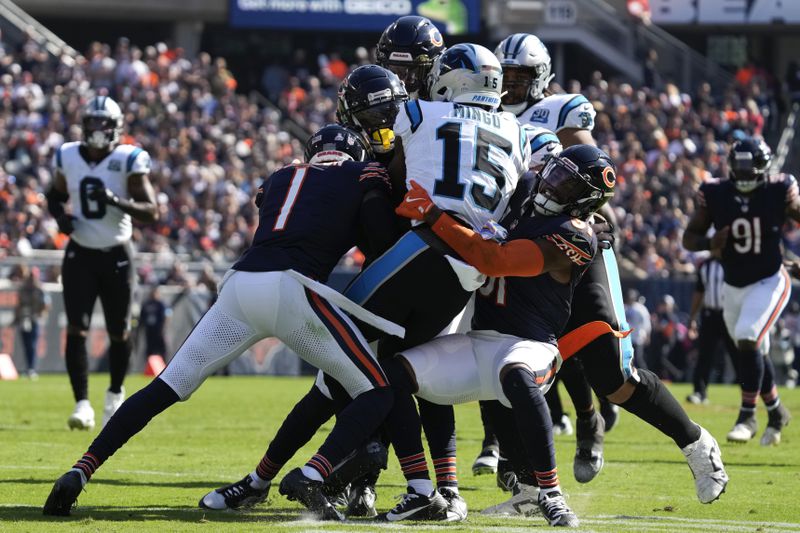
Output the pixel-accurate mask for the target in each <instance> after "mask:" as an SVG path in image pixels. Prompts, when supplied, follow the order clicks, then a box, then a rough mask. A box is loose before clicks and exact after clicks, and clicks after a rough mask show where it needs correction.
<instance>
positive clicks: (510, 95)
mask: <svg viewBox="0 0 800 533" xmlns="http://www.w3.org/2000/svg"><path fill="white" fill-rule="evenodd" d="M552 79H553V75H552V74H550V69H549V65H547V64H544V63H542V64H539V65H536V66H534V67H526V66H517V65H503V111H509V112H511V113H514V114H515V115H519V114H521V113H522V112H523V111H525V110H526V109H527V108H528V106H529V105H530V104H532V103H534V102H537V101H538V100H541V99H542V98H543V97H544V91H545V90H546V89H547V87H548V86H549V85H550V81H551V80H552Z"/></svg>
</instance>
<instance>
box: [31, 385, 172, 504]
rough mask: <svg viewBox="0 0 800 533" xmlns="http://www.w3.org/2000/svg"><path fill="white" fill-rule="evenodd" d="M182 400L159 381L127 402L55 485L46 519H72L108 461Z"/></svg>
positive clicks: (49, 497) (47, 502) (48, 502)
mask: <svg viewBox="0 0 800 533" xmlns="http://www.w3.org/2000/svg"><path fill="white" fill-rule="evenodd" d="M178 400H179V397H178V395H177V393H176V392H175V391H174V390H172V388H170V386H169V385H167V384H166V383H164V382H163V381H162V380H161V379H160V378H156V379H154V380H153V381H151V382H150V384H149V385H147V386H146V387H144V388H143V389H141V390H140V391H139V392H137V393H136V394H134V395H133V396H131V397H130V398H128V400H127V401H125V402H124V403H123V404H122V406H120V408H119V409H118V411H117V413H116V414H115V416H113V417H111V420H109V422H108V424H106V426H105V427H104V428H103V430H102V431H101V432H100V434H99V435H98V436H97V438H96V439H94V441H93V442H92V444H91V445H90V446H89V449H88V450H87V451H86V453H84V454H83V456H82V457H81V458H80V459H79V460H78V462H77V463H75V465H74V466H73V467H72V469H71V470H70V471H69V472H67V473H66V474H64V475H63V476H61V477H60V478H59V479H58V480H57V481H56V483H55V485H53V489H52V490H51V491H50V496H48V498H47V501H46V502H45V504H44V508H43V512H44V514H46V515H54V516H69V514H70V509H72V507H73V506H74V505H75V504H76V503H77V500H78V495H79V494H80V491H81V489H82V488H83V487H84V486H85V485H86V483H88V481H89V479H90V478H91V477H92V474H94V473H95V471H96V470H97V469H98V468H100V465H102V464H103V463H104V462H105V461H106V459H108V458H109V457H111V456H112V455H113V454H114V453H115V452H116V451H117V450H118V449H120V448H121V447H122V446H123V445H124V444H125V443H126V442H128V439H130V438H131V437H132V436H134V435H136V434H137V433H138V432H139V431H141V430H142V429H143V428H144V426H146V425H147V423H148V422H150V420H151V419H152V418H153V417H154V416H156V415H158V414H159V413H161V412H162V411H164V410H165V409H166V408H168V407H169V406H171V405H172V404H174V403H175V402H177V401H178Z"/></svg>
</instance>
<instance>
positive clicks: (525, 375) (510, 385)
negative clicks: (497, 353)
mask: <svg viewBox="0 0 800 533" xmlns="http://www.w3.org/2000/svg"><path fill="white" fill-rule="evenodd" d="M500 384H501V385H502V386H503V393H504V394H505V395H506V398H508V401H509V402H510V403H511V406H512V408H519V407H524V406H531V405H539V404H543V405H546V402H545V400H544V394H542V391H541V390H540V389H539V386H538V385H537V384H536V378H535V377H534V375H533V373H532V372H531V371H530V370H529V369H527V368H525V367H523V366H514V367H512V368H510V369H508V370H507V371H505V372H504V373H503V377H502V378H501V380H500Z"/></svg>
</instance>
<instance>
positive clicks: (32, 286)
mask: <svg viewBox="0 0 800 533" xmlns="http://www.w3.org/2000/svg"><path fill="white" fill-rule="evenodd" d="M19 277H20V287H19V290H18V291H17V307H16V308H15V309H14V324H16V325H17V328H18V329H19V333H20V337H21V338H22V348H23V350H24V352H25V363H26V364H27V365H28V368H27V369H26V371H27V374H28V377H29V378H30V379H37V378H38V377H39V375H38V374H37V373H36V358H37V355H38V354H37V351H38V346H39V329H40V327H41V322H42V321H43V320H44V318H45V316H46V314H47V311H48V309H50V296H48V294H47V293H46V292H45V291H44V290H42V285H41V283H40V281H39V268H38V267H33V268H28V267H27V266H26V265H23V266H21V267H20V269H19Z"/></svg>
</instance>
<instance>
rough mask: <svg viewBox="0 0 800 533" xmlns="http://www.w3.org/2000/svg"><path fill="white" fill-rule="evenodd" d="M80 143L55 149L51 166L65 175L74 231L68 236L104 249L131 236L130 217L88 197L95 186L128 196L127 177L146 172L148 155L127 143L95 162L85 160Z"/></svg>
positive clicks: (89, 246)
mask: <svg viewBox="0 0 800 533" xmlns="http://www.w3.org/2000/svg"><path fill="white" fill-rule="evenodd" d="M80 146H81V143H79V142H70V143H65V144H63V145H61V147H60V148H59V149H58V150H57V151H56V154H55V157H54V159H55V161H54V165H53V166H54V167H55V168H56V169H57V170H58V171H59V172H60V173H61V174H62V175H63V176H64V178H66V181H67V193H68V194H69V201H70V206H71V207H72V213H71V214H72V216H74V217H75V219H76V220H75V221H74V225H75V231H73V232H72V234H71V235H70V238H71V239H75V242H77V243H78V244H80V245H81V246H84V247H86V248H108V247H110V246H116V245H118V244H123V243H126V242H128V241H129V240H130V238H131V233H132V229H133V228H132V225H131V217H130V215H128V214H127V213H125V212H124V211H122V210H121V209H119V208H117V207H114V206H110V205H105V204H104V203H100V202H96V201H94V200H90V199H89V195H90V193H91V191H93V190H94V189H95V188H106V187H107V188H109V189H111V190H112V191H113V192H114V194H116V195H117V196H119V197H121V198H127V197H128V176H130V175H131V174H147V173H149V172H150V155H149V154H148V153H147V152H146V151H144V150H142V149H141V148H138V147H136V146H133V145H130V144H122V145H119V146H117V147H116V148H114V150H113V151H112V152H111V153H110V154H108V156H107V157H106V158H105V159H103V160H102V161H100V162H99V163H94V164H90V163H88V162H87V161H86V160H85V159H84V158H83V156H82V155H81V153H80Z"/></svg>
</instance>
